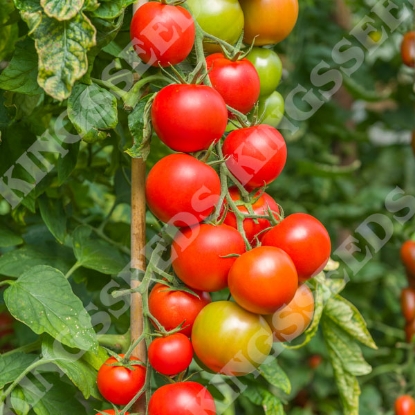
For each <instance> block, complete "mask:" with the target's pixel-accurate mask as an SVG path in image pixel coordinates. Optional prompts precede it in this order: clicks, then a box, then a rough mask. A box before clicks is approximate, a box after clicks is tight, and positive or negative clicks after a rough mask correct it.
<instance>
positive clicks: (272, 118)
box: [258, 91, 285, 128]
mask: <svg viewBox="0 0 415 415" xmlns="http://www.w3.org/2000/svg"><path fill="white" fill-rule="evenodd" d="M284 111H285V101H284V97H283V96H282V95H281V94H280V93H279V92H278V91H274V92H273V93H272V94H271V95H268V96H265V97H260V98H259V101H258V115H259V119H260V120H261V122H262V123H263V124H267V125H270V126H271V127H274V128H277V127H278V126H279V124H280V122H281V120H282V118H283V117H284Z"/></svg>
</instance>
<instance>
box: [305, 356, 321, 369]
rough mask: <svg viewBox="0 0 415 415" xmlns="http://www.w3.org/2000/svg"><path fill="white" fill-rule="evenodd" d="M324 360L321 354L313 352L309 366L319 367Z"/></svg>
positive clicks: (309, 359) (312, 367)
mask: <svg viewBox="0 0 415 415" xmlns="http://www.w3.org/2000/svg"><path fill="white" fill-rule="evenodd" d="M322 362H323V357H322V356H321V355H319V354H313V355H312V356H310V357H309V358H308V366H310V368H311V369H317V368H318V367H319V366H320V365H321V363H322Z"/></svg>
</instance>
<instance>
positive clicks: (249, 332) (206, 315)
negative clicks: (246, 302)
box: [192, 301, 272, 376]
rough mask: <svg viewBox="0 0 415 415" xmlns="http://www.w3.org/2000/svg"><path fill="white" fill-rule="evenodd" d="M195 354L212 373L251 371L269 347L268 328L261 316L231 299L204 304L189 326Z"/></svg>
mask: <svg viewBox="0 0 415 415" xmlns="http://www.w3.org/2000/svg"><path fill="white" fill-rule="evenodd" d="M192 344H193V349H194V352H195V355H196V356H197V359H198V361H200V362H201V364H202V366H204V367H207V368H209V369H210V370H212V371H213V372H215V373H221V374H224V375H228V376H243V375H246V374H248V373H251V372H253V371H255V369H256V368H257V367H258V366H259V365H261V363H263V362H264V360H265V359H266V358H267V356H268V355H269V353H270V351H271V346H272V332H271V328H270V327H269V325H268V324H267V322H266V321H265V319H264V317H262V316H260V315H258V314H254V313H250V312H249V311H246V310H245V309H243V308H242V307H240V306H239V305H238V304H236V303H234V302H231V301H215V302H213V303H210V304H208V305H207V306H206V307H205V308H203V310H202V311H201V312H200V313H199V315H198V316H197V318H196V320H195V323H194V325H193V330H192Z"/></svg>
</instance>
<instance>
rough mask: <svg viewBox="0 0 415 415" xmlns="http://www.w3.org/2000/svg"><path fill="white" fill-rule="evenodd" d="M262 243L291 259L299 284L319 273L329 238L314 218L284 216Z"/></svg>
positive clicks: (324, 229) (325, 257)
mask: <svg viewBox="0 0 415 415" xmlns="http://www.w3.org/2000/svg"><path fill="white" fill-rule="evenodd" d="M262 244H263V245H266V246H275V247H277V248H281V249H282V250H283V251H285V252H286V253H287V254H288V255H289V256H290V257H291V259H292V260H293V262H294V265H295V267H296V269H297V272H298V278H299V279H300V281H304V280H307V279H308V278H311V277H314V276H315V275H317V274H318V273H319V272H321V271H322V270H323V269H324V267H325V266H326V264H327V261H328V260H329V258H330V251H331V242H330V236H329V234H328V232H327V230H326V228H325V227H324V226H323V224H322V223H321V222H320V221H318V220H317V219H316V218H315V217H313V216H311V215H308V214H306V213H294V214H292V215H289V216H287V217H286V218H285V219H284V220H283V221H281V222H280V223H279V224H278V225H277V226H275V227H274V228H272V229H271V230H270V231H269V232H267V233H266V234H265V235H264V237H263V238H262Z"/></svg>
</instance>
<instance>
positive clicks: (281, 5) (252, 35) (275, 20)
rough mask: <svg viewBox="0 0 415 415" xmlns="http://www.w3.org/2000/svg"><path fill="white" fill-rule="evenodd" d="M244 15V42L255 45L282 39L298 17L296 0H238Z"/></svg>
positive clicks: (271, 43)
mask: <svg viewBox="0 0 415 415" xmlns="http://www.w3.org/2000/svg"><path fill="white" fill-rule="evenodd" d="M239 3H240V4H241V7H242V10H243V12H244V16H245V25H244V42H245V43H247V44H249V45H250V44H252V42H253V41H254V40H255V45H256V46H262V45H273V44H274V43H278V42H281V41H282V40H284V39H285V38H286V37H287V36H288V35H289V34H290V33H291V31H292V30H293V28H294V26H295V24H296V22H297V18H298V0H239Z"/></svg>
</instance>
